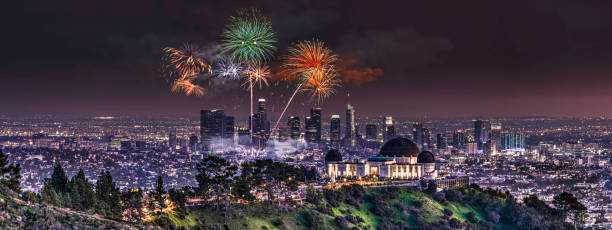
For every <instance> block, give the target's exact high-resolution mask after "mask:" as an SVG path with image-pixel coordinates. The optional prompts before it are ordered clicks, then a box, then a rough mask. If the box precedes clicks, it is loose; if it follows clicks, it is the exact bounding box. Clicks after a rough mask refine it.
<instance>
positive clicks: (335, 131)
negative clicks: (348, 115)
mask: <svg viewBox="0 0 612 230" xmlns="http://www.w3.org/2000/svg"><path fill="white" fill-rule="evenodd" d="M329 140H330V141H331V142H332V144H339V143H340V140H341V136H340V115H332V116H331V120H330V122H329Z"/></svg>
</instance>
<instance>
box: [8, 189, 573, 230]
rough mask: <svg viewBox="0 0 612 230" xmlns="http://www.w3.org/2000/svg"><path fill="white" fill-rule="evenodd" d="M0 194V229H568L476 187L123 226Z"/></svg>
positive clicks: (384, 192)
mask: <svg viewBox="0 0 612 230" xmlns="http://www.w3.org/2000/svg"><path fill="white" fill-rule="evenodd" d="M15 195H16V194H8V195H2V196H0V200H1V201H0V202H1V203H0V204H1V205H2V207H0V210H1V211H0V228H1V229H147V228H163V229H555V230H561V229H574V226H573V225H572V224H569V223H565V222H563V220H564V218H565V217H564V216H563V215H562V213H560V212H558V211H555V209H553V208H550V207H548V206H547V205H545V204H544V203H543V202H541V201H539V200H535V201H534V200H530V201H529V205H528V206H526V205H524V204H522V203H521V202H518V201H517V200H515V199H514V197H512V196H511V195H509V194H507V193H502V192H500V191H496V190H482V189H480V188H477V187H472V188H469V189H462V190H452V191H444V192H437V193H433V192H432V193H425V192H421V191H416V190H414V189H410V188H398V187H387V188H368V189H364V188H362V187H360V186H357V185H353V186H345V187H342V188H340V189H336V190H324V191H322V192H318V191H317V190H314V189H310V190H309V194H308V196H307V197H308V198H307V201H302V204H301V205H300V202H297V201H296V202H289V203H282V204H278V203H274V204H271V203H256V204H248V205H247V204H238V205H231V206H224V205H220V206H216V205H208V206H197V207H188V208H187V209H186V211H183V212H181V213H179V212H177V211H170V212H166V213H158V214H157V215H155V216H153V217H149V218H147V219H146V220H144V221H143V222H140V223H133V222H132V223H128V222H123V221H115V220H109V219H105V218H102V217H100V216H98V215H92V214H87V213H82V212H75V211H72V210H68V209H63V208H57V207H54V206H47V205H42V204H31V203H26V202H23V201H21V200H19V199H17V198H16V197H15Z"/></svg>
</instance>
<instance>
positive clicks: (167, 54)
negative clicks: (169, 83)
mask: <svg viewBox="0 0 612 230" xmlns="http://www.w3.org/2000/svg"><path fill="white" fill-rule="evenodd" d="M163 52H164V57H163V61H164V67H165V68H166V69H168V70H169V71H170V73H171V74H173V75H177V76H178V78H180V79H185V78H186V77H190V76H194V75H197V74H200V73H202V72H203V71H208V72H210V65H208V64H207V63H206V62H204V60H203V59H202V57H200V55H199V53H200V48H199V47H198V46H196V45H192V44H188V43H186V44H184V45H183V46H182V47H181V48H180V49H177V48H173V47H166V48H164V49H163Z"/></svg>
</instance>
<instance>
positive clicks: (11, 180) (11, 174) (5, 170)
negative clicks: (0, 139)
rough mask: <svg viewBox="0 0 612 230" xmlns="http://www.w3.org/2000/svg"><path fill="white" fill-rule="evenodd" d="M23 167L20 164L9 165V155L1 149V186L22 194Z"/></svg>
mask: <svg viewBox="0 0 612 230" xmlns="http://www.w3.org/2000/svg"><path fill="white" fill-rule="evenodd" d="M20 171H21V166H20V165H19V164H16V165H15V164H9V161H8V155H6V154H4V153H3V152H2V149H0V185H4V186H6V187H8V188H9V189H11V190H13V191H15V192H20V191H21V186H20V181H19V180H20V179H21V174H20Z"/></svg>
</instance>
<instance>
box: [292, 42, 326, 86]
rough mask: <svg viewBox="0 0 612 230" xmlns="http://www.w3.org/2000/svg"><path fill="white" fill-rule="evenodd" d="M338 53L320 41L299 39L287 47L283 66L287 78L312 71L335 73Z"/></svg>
mask: <svg viewBox="0 0 612 230" xmlns="http://www.w3.org/2000/svg"><path fill="white" fill-rule="evenodd" d="M336 61H338V55H336V54H334V53H333V52H332V51H331V50H330V49H328V48H327V47H325V44H324V43H323V42H322V41H319V40H316V39H313V40H312V41H301V42H298V43H296V44H293V45H292V46H290V47H289V54H288V55H287V56H286V57H285V58H284V62H283V68H284V71H285V73H286V74H287V76H288V77H289V78H298V77H303V76H304V75H308V73H309V72H312V71H320V72H322V73H335V72H336V70H335V65H336Z"/></svg>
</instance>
